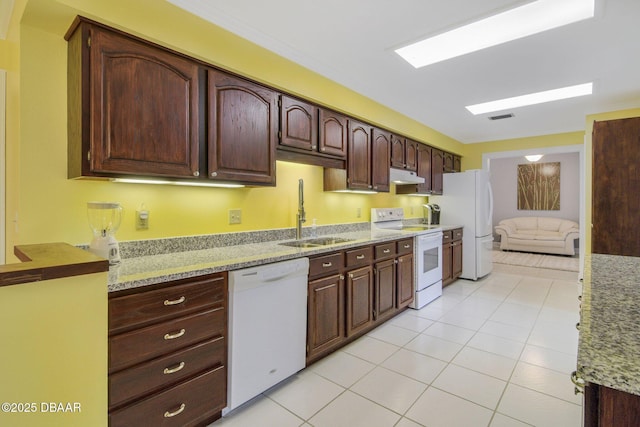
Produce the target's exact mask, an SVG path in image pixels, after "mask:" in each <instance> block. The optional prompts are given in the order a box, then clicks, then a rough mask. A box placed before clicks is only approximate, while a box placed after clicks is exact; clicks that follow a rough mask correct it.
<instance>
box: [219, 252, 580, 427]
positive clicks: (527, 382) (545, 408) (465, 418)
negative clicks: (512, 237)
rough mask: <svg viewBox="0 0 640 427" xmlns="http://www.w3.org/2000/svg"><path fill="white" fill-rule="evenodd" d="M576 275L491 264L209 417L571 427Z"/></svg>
mask: <svg viewBox="0 0 640 427" xmlns="http://www.w3.org/2000/svg"><path fill="white" fill-rule="evenodd" d="M577 279H578V276H577V273H568V272H562V271H556V270H541V269H535V268H525V267H509V266H504V265H500V264H495V265H494V271H493V273H492V274H491V275H489V276H488V277H487V278H485V279H483V280H480V281H477V282H473V281H468V280H458V281H457V282H455V283H453V284H451V285H450V286H448V287H446V288H445V289H444V292H443V296H442V297H440V298H439V299H437V300H436V301H434V302H432V303H431V304H429V305H428V306H427V307H425V308H423V309H421V310H417V311H416V310H407V311H405V312H403V313H402V314H400V315H398V316H396V317H395V318H394V319H391V320H390V321H388V322H387V323H385V324H383V325H381V326H380V327H378V328H376V329H375V330H373V331H371V332H370V333H369V334H367V335H366V336H363V337H362V338H360V339H358V340H357V341H355V342H353V343H351V344H350V345H348V346H346V347H344V348H342V349H341V350H339V351H337V352H335V353H333V354H332V355H330V356H328V357H326V358H325V359H323V360H321V361H319V362H317V363H315V364H313V365H311V366H310V367H308V368H307V369H305V370H304V371H301V372H300V373H298V374H297V375H295V376H293V377H292V378H290V379H289V380H287V381H285V382H283V383H282V384H280V385H278V386H276V387H274V388H273V389H271V390H268V391H267V392H265V393H263V394H262V395H260V396H258V397H257V398H255V399H253V400H252V401H251V402H249V403H247V404H246V405H244V406H243V407H241V408H239V409H238V410H236V411H234V412H233V413H231V414H230V415H229V416H228V417H226V418H223V419H221V420H218V421H216V422H215V423H213V424H211V427H254V426H255V427H269V426H273V427H288V426H292V427H294V426H304V427H309V426H315V427H342V426H344V427H359V426H362V427H392V426H395V427H416V426H428V427H440V426H442V427H457V426H460V427H475V426H478V427H480V426H491V427H516V426H530V425H534V426H559V427H579V426H580V425H581V419H582V400H581V396H580V395H579V396H576V395H574V392H573V385H572V384H571V381H570V379H569V374H570V372H571V371H573V370H575V366H576V352H577V345H578V331H577V330H576V328H575V325H576V323H577V322H578V320H579V312H578V310H579V306H578V300H577V295H578V285H577Z"/></svg>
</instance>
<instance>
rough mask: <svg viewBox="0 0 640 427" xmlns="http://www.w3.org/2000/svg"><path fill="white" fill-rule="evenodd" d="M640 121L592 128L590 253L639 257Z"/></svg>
mask: <svg viewBox="0 0 640 427" xmlns="http://www.w3.org/2000/svg"><path fill="white" fill-rule="evenodd" d="M639 165H640V117H634V118H630V119H620V120H609V121H603V122H595V123H594V124H593V193H592V206H593V208H592V225H593V226H592V229H591V251H592V252H593V253H598V254H610V255H624V256H636V257H637V256H640V225H639V223H638V212H640V197H638V192H639V191H640V167H639Z"/></svg>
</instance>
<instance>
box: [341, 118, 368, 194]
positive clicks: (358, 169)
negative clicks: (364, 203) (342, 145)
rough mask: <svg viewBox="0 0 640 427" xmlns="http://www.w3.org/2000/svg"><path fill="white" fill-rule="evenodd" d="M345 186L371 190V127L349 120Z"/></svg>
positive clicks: (351, 188) (353, 188)
mask: <svg viewBox="0 0 640 427" xmlns="http://www.w3.org/2000/svg"><path fill="white" fill-rule="evenodd" d="M347 187H348V188H349V189H350V190H371V189H372V187H373V186H372V184H371V127H370V126H368V125H366V124H364V123H361V122H359V121H356V120H349V151H348V155H347Z"/></svg>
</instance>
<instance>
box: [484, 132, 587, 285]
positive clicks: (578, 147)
mask: <svg viewBox="0 0 640 427" xmlns="http://www.w3.org/2000/svg"><path fill="white" fill-rule="evenodd" d="M585 138H586V137H585ZM584 147H585V145H584V144H575V145H563V146H557V147H544V148H529V149H523V150H514V151H499V152H495V153H483V154H482V167H483V168H485V169H487V170H489V171H491V160H492V159H504V158H510V157H520V156H523V157H524V156H525V155H527V154H564V153H578V156H579V157H580V160H579V161H578V162H579V169H580V172H579V173H580V177H581V178H582V179H580V202H579V203H580V241H579V243H578V244H579V249H578V250H579V252H580V272H579V278H580V279H582V274H583V272H582V270H583V267H584V255H585V239H586V237H585V236H586V232H587V231H586V230H587V224H585V215H586V214H585V197H586V195H585V181H586V175H585V174H586V169H585V158H584Z"/></svg>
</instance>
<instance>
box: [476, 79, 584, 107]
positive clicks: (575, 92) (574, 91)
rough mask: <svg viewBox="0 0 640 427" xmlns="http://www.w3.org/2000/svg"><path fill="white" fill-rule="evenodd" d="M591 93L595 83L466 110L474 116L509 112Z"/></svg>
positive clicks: (482, 104) (495, 102) (490, 103)
mask: <svg viewBox="0 0 640 427" xmlns="http://www.w3.org/2000/svg"><path fill="white" fill-rule="evenodd" d="M591 93H593V83H584V84H579V85H574V86H567V87H561V88H559V89H552V90H545V91H543V92H536V93H530V94H528V95H521V96H514V97H512V98H505V99H499V100H497V101H490V102H483V103H481V104H474V105H467V106H466V107H465V108H466V109H467V110H469V111H470V112H471V113H472V114H474V115H477V114H483V113H491V112H493V111H501V110H508V109H510V108H517V107H524V106H527V105H535V104H542V103H543V102H550V101H558V100H560V99H568V98H575V97H578V96H584V95H591Z"/></svg>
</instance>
